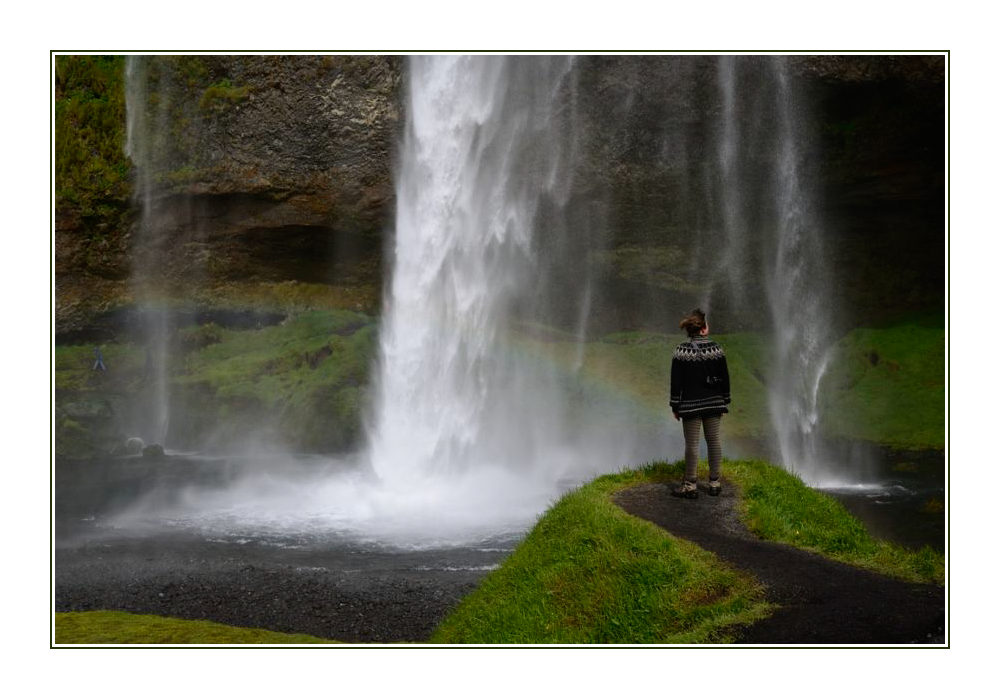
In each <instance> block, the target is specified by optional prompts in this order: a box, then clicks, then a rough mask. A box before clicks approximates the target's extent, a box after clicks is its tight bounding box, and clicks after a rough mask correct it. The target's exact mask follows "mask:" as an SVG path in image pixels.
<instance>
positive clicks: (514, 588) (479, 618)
mask: <svg viewBox="0 0 1000 699" xmlns="http://www.w3.org/2000/svg"><path fill="white" fill-rule="evenodd" d="M656 477H657V472H656V471H655V470H651V469H650V470H645V471H642V472H629V473H623V474H617V475H610V476H604V477H602V478H599V479H597V480H596V481H593V482H591V483H589V484H587V485H585V486H583V487H582V488H580V489H579V490H576V491H574V492H572V493H570V494H568V495H566V496H565V497H563V498H562V499H561V500H560V501H559V502H558V503H556V504H555V505H554V506H553V507H552V508H551V509H550V510H549V511H548V512H546V513H545V515H544V516H543V517H542V518H541V519H540V521H539V522H538V523H537V525H536V526H535V527H534V528H533V529H532V530H531V532H530V533H529V534H528V536H527V537H526V538H525V540H524V541H523V542H522V543H521V544H520V545H519V546H518V547H517V549H516V550H515V551H514V552H513V553H512V554H511V555H510V557H509V558H508V559H507V560H506V561H505V562H504V563H503V565H502V566H501V567H500V568H499V569H498V570H496V571H494V572H493V573H491V574H490V575H489V576H487V577H486V578H485V579H484V580H483V581H482V583H481V584H480V586H479V587H478V588H477V589H476V590H475V591H474V592H473V593H472V594H470V595H469V596H468V597H466V598H465V599H464V600H463V601H462V602H461V603H460V604H459V606H458V608H457V609H456V610H455V611H454V612H453V613H452V614H451V615H450V616H449V617H448V618H447V619H445V620H444V622H442V623H441V625H440V626H439V627H438V628H437V629H436V630H435V632H434V634H433V636H432V637H431V641H432V642H434V643H708V642H719V643H725V642H727V641H730V640H732V638H733V633H734V631H735V630H736V629H738V628H739V627H740V626H741V625H745V624H749V623H752V622H753V621H755V620H757V619H760V618H763V617H764V616H766V615H767V613H768V610H769V608H770V607H769V605H768V604H767V603H766V602H764V599H763V590H762V589H761V588H760V586H759V585H758V584H757V583H756V582H755V581H754V580H752V579H751V578H750V577H748V576H747V575H745V574H743V573H740V572H737V571H736V570H734V569H732V568H730V567H728V566H726V565H724V564H722V563H721V562H719V561H718V560H717V559H716V558H715V557H714V556H713V555H712V554H709V553H707V552H705V551H704V550H702V549H700V548H698V547H696V546H694V545H692V544H689V543H687V542H684V541H681V540H678V539H675V538H673V537H671V536H670V535H668V534H667V533H666V532H664V531H663V530H662V529H660V528H659V527H657V526H656V525H654V524H651V523H649V522H646V521H644V520H641V519H638V518H636V517H633V516H631V515H628V514H626V513H625V512H624V511H623V510H621V509H620V508H619V507H617V506H616V505H614V504H612V502H611V500H610V497H611V495H612V494H613V493H614V492H615V491H617V490H619V489H622V488H627V487H629V486H631V485H635V484H638V483H641V482H644V481H647V480H650V479H655V478H656Z"/></svg>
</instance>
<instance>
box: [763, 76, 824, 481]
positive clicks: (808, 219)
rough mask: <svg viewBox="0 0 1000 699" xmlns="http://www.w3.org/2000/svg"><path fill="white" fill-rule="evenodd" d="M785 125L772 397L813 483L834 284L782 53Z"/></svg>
mask: <svg viewBox="0 0 1000 699" xmlns="http://www.w3.org/2000/svg"><path fill="white" fill-rule="evenodd" d="M770 66H771V71H772V74H773V80H774V84H775V100H776V106H777V109H776V115H777V123H776V128H777V129H778V140H777V153H776V176H775V187H774V196H775V209H776V213H777V225H776V240H775V244H774V248H773V252H772V255H773V257H772V261H771V264H770V267H769V269H768V280H769V282H768V285H767V291H768V299H769V302H770V309H771V318H772V322H773V326H774V343H775V352H774V358H775V367H774V370H773V372H772V373H773V378H772V383H771V386H770V391H769V395H768V405H769V407H770V411H771V420H772V423H773V425H774V428H775V433H776V436H777V440H778V446H779V448H780V450H781V457H782V462H783V463H784V464H785V465H786V466H787V467H789V468H791V469H792V470H793V471H795V472H796V473H798V474H799V475H800V476H801V477H802V478H803V479H804V480H806V481H807V482H809V483H811V484H818V483H820V482H821V481H822V480H823V478H824V477H825V475H826V474H825V473H824V472H825V471H826V470H827V465H826V464H824V463H823V456H822V453H821V450H820V446H819V441H818V435H817V425H818V422H819V419H820V415H819V390H820V386H821V383H822V380H823V375H824V374H825V372H826V368H827V365H828V363H829V361H830V354H831V351H832V338H831V333H830V326H831V322H830V321H831V319H830V312H831V311H830V303H831V299H832V295H831V293H830V292H831V289H830V287H829V282H828V280H827V272H826V266H827V264H828V263H827V262H826V261H825V259H824V244H823V231H822V226H821V222H820V220H819V218H818V216H817V215H816V211H815V194H814V191H813V188H812V187H810V185H809V177H808V175H807V173H806V172H805V171H804V170H805V163H804V155H803V143H804V142H805V135H804V133H803V129H804V123H803V122H804V120H803V118H802V112H801V106H800V100H799V99H798V97H797V96H796V95H794V94H793V91H792V87H791V85H790V79H789V76H788V69H787V66H786V63H785V61H784V60H783V59H780V58H775V59H773V60H772V61H771V62H770Z"/></svg>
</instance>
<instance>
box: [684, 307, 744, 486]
mask: <svg viewBox="0 0 1000 699" xmlns="http://www.w3.org/2000/svg"><path fill="white" fill-rule="evenodd" d="M681 328H682V329H683V330H686V331H687V334H688V339H687V341H686V342H682V343H681V344H679V345H677V349H675V350H674V358H673V362H672V363H671V366H670V408H671V410H673V412H674V418H675V419H677V420H681V421H682V423H683V425H684V443H685V449H684V462H685V469H684V482H683V483H681V484H680V486H677V487H675V488H674V489H673V491H672V494H673V495H676V496H677V497H680V498H696V497H698V442H699V441H700V437H701V433H702V430H703V429H704V432H705V442H706V444H707V445H708V494H709V495H718V494H719V493H720V492H722V484H721V483H720V482H719V477H720V475H721V473H720V471H721V468H722V443H721V441H720V440H719V426H720V424H721V422H722V414H723V413H728V412H729V410H728V409H727V408H726V406H727V405H729V402H730V397H729V367H728V366H727V365H726V354H725V352H723V351H722V348H721V347H720V346H719V345H718V343H716V342H715V341H714V340H712V339H711V338H710V337H709V336H708V322H707V321H706V320H705V313H704V312H703V311H701V310H700V309H697V308H696V309H695V310H693V311H691V313H690V314H688V315H687V316H686V317H685V318H684V319H683V320H682V321H681Z"/></svg>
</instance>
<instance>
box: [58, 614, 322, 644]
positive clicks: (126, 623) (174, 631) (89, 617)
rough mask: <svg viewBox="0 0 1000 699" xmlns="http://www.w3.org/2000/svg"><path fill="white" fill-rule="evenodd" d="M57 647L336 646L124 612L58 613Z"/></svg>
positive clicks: (301, 636) (304, 637)
mask: <svg viewBox="0 0 1000 699" xmlns="http://www.w3.org/2000/svg"><path fill="white" fill-rule="evenodd" d="M55 642H56V643H58V644H88V645H90V644H132V643H142V644H181V643H184V644H187V643H193V644H204V645H209V644H226V645H235V644H245V643H253V644H261V643H264V644H291V645H302V644H313V643H336V641H329V640H326V639H323V638H317V637H315V636H309V635H306V634H288V633H279V632H277V631H267V630H265V629H251V628H244V627H239V626H226V625H225V624H217V623H215V622H212V621H201V620H196V621H192V620H188V619H173V618H169V617H161V616H152V615H149V614H128V613H126V612H103V611H102V612H58V613H56V615H55Z"/></svg>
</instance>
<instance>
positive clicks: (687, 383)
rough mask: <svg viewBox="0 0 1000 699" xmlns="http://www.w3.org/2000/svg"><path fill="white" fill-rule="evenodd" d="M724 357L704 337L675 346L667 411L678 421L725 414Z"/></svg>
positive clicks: (726, 373) (726, 372)
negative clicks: (685, 418) (674, 415)
mask: <svg viewBox="0 0 1000 699" xmlns="http://www.w3.org/2000/svg"><path fill="white" fill-rule="evenodd" d="M729 402H730V396H729V367H728V366H727V365H726V353H725V352H723V351H722V348H721V347H720V346H719V345H718V343H716V342H715V340H712V339H711V338H709V337H707V336H697V337H691V338H688V340H687V342H682V343H681V344H679V345H677V349H675V350H674V358H673V361H672V362H671V364H670V408H671V409H672V410H673V411H674V412H675V413H677V414H678V415H680V416H681V417H703V416H707V415H719V414H722V413H728V412H729V410H728V409H727V408H726V406H727V405H729Z"/></svg>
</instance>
